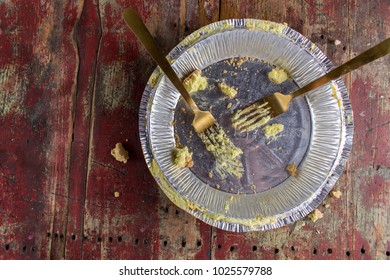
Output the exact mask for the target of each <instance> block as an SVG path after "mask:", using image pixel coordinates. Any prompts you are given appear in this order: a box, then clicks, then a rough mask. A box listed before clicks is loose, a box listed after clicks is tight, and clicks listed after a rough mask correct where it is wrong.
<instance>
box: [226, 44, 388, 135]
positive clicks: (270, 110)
mask: <svg viewBox="0 0 390 280" xmlns="http://www.w3.org/2000/svg"><path fill="white" fill-rule="evenodd" d="M389 53H390V38H388V39H386V40H384V41H383V42H381V43H379V44H377V45H375V46H374V47H372V48H370V49H368V50H366V51H365V52H363V53H361V54H360V55H358V56H356V57H354V58H353V59H351V60H350V61H348V62H346V63H344V64H342V65H340V66H339V67H337V68H335V69H333V70H331V71H330V72H328V73H327V74H325V75H323V76H321V77H320V78H318V79H316V80H314V81H313V82H311V83H309V84H307V85H305V86H304V87H302V88H300V89H298V90H296V91H295V92H293V93H291V94H282V93H280V92H275V93H274V94H272V95H270V96H267V97H265V98H263V99H260V100H259V101H257V102H255V103H253V104H252V105H250V106H248V107H246V108H245V109H243V110H241V111H238V112H237V113H236V114H235V116H234V117H233V119H232V122H233V126H234V127H236V128H237V129H238V130H239V131H248V130H250V129H248V128H251V127H252V128H253V127H257V126H261V125H263V124H265V123H266V122H268V121H269V120H270V119H271V118H274V117H277V116H279V115H281V114H283V113H285V112H287V111H288V108H289V106H290V102H291V100H292V99H294V98H295V97H297V96H300V95H304V94H306V93H307V92H309V91H311V90H313V89H316V88H318V87H320V86H322V85H324V84H326V83H328V82H330V81H332V80H334V79H336V78H338V77H340V76H342V75H344V74H347V73H349V72H351V71H352V70H355V69H357V68H359V67H361V66H363V65H365V64H368V63H370V62H372V61H374V60H376V59H378V58H380V57H382V56H385V55H387V54H389Z"/></svg>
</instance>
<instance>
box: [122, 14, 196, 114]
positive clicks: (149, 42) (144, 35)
mask: <svg viewBox="0 0 390 280" xmlns="http://www.w3.org/2000/svg"><path fill="white" fill-rule="evenodd" d="M123 18H124V20H125V21H126V23H127V25H128V26H129V27H130V29H131V30H132V31H133V32H134V34H135V35H136V36H137V38H138V39H139V40H140V41H141V43H142V44H143V45H144V47H145V49H146V50H147V51H148V53H149V54H150V55H151V56H152V57H153V59H154V60H155V61H156V63H157V65H158V66H160V68H161V70H162V71H163V72H164V73H165V75H166V76H167V77H168V78H169V80H170V81H171V82H172V84H173V85H174V86H175V88H176V89H177V90H178V91H179V93H180V94H181V96H182V97H183V98H184V99H185V101H186V102H187V103H188V105H189V106H190V107H191V109H192V110H193V111H194V112H196V111H199V109H198V107H197V106H196V104H195V102H194V100H193V99H192V97H191V96H190V94H189V93H188V91H187V90H186V89H185V87H184V86H183V83H182V82H181V80H180V79H179V77H178V76H177V75H176V73H175V71H174V70H173V68H172V66H171V64H170V63H169V62H168V60H167V59H166V57H165V56H164V55H163V53H162V51H161V50H160V48H159V47H158V45H157V43H156V41H155V40H154V39H153V36H152V35H151V34H150V32H149V30H148V29H147V28H146V26H145V24H144V23H143V21H142V20H141V18H140V17H139V15H138V14H137V13H136V12H135V11H134V10H133V9H131V8H127V9H125V10H124V11H123Z"/></svg>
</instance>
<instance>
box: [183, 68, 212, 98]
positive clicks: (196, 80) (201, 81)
mask: <svg viewBox="0 0 390 280" xmlns="http://www.w3.org/2000/svg"><path fill="white" fill-rule="evenodd" d="M183 85H184V87H185V88H186V90H187V91H188V93H194V92H197V91H198V90H204V89H206V87H207V79H206V78H205V77H202V76H201V71H200V70H198V69H197V70H195V71H194V72H192V73H191V74H190V75H189V76H188V77H187V78H185V79H184V81H183Z"/></svg>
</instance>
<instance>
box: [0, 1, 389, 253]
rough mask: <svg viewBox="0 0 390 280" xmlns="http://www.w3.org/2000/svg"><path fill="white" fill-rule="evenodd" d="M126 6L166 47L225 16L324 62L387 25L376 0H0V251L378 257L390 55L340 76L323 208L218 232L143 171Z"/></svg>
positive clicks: (134, 50)
mask: <svg viewBox="0 0 390 280" xmlns="http://www.w3.org/2000/svg"><path fill="white" fill-rule="evenodd" d="M128 6H132V7H134V8H135V9H136V10H137V11H138V12H139V13H140V14H141V16H142V17H143V19H144V20H145V22H146V24H147V26H148V27H149V29H150V30H151V32H152V34H153V35H154V36H155V37H156V38H157V40H158V41H159V43H160V45H161V47H162V49H163V50H164V51H165V52H166V53H167V52H168V51H169V50H170V49H171V48H173V47H174V46H175V45H176V44H177V43H178V42H179V41H180V40H181V39H183V38H184V37H185V36H186V35H188V34H190V33H191V32H192V31H194V30H196V29H198V28H199V27H201V26H203V25H205V24H208V23H210V22H214V21H217V20H219V19H226V18H244V17H250V18H260V19H267V20H272V21H277V22H286V23H288V25H289V26H291V27H292V28H294V29H295V30H297V31H299V32H301V33H302V34H303V35H305V36H306V37H308V38H309V39H311V40H312V41H313V42H314V43H315V44H316V45H317V46H318V47H320V48H321V49H322V50H323V51H324V52H325V53H326V54H327V56H328V57H329V58H330V59H331V60H332V61H333V62H334V63H335V64H336V65H338V64H340V63H342V62H344V61H346V60H347V59H348V58H350V57H353V56H354V55H356V54H358V53H360V52H362V51H363V50H365V49H366V48H368V47H369V46H370V45H372V44H375V43H377V42H379V41H381V40H383V39H385V38H386V37H389V35H390V30H389V29H390V4H389V2H388V1H386V0H383V1H382V0H381V1H379V0H378V1H357V0H355V1H352V0H348V1H319V0H307V1H297V0H294V1H284V2H283V1H249V0H245V1H238V0H222V1H215V0H212V1H207V0H201V1H189V0H176V1H171V0H169V1H162V0H159V1H138V0H131V1H125V0H122V1H119V0H117V1H115V0H111V1H110V0H104V1H103V0H100V1H97V0H73V1H59V0H57V1H38V0H37V1H22V0H10V1H0V193H1V196H0V259H63V258H66V259H209V258H212V259H285V258H292V259H389V258H390V256H389V255H390V145H389V137H390V136H389V135H390V122H389V116H390V93H389V90H388V87H389V76H388V72H389V70H390V69H389V62H390V60H389V57H387V58H383V59H381V60H380V61H377V62H374V63H372V64H370V65H368V66H365V67H364V68H362V69H361V70H357V71H355V72H353V73H352V74H350V75H348V76H346V77H345V82H346V85H347V87H348V90H349V92H350V97H351V100H352V105H353V109H354V113H355V117H354V120H355V135H354V147H353V151H352V154H351V157H350V159H349V162H348V165H347V168H346V170H345V172H344V174H343V176H342V177H341V178H340V180H339V181H338V183H337V185H336V189H339V190H341V191H342V193H343V195H342V197H341V198H340V199H335V198H328V199H327V203H329V204H330V208H328V209H326V208H321V210H322V211H324V212H325V214H324V218H323V219H321V220H319V221H318V222H316V223H313V222H311V221H309V220H307V219H305V220H303V221H300V222H298V223H296V224H293V225H290V226H286V227H283V228H280V229H277V230H272V231H267V232H256V233H245V234H235V233H228V232H224V231H222V230H218V229H215V228H212V227H210V226H208V225H206V224H204V223H203V222H201V221H199V220H197V219H195V218H194V217H192V216H191V215H189V214H187V213H186V212H184V211H182V210H180V209H178V208H177V207H176V206H174V205H173V204H172V203H171V202H170V201H169V200H168V199H167V198H166V197H165V195H164V194H163V193H162V192H161V191H160V190H159V188H158V187H157V185H156V183H155V182H154V180H153V178H152V177H151V175H150V174H149V171H148V170H147V168H146V165H145V163H144V159H143V155H142V151H141V147H140V144H139V140H138V133H137V130H138V125H137V121H138V106H139V102H140V98H141V95H142V92H143V89H144V86H145V84H146V82H147V80H148V77H149V75H150V74H151V72H152V71H153V69H154V67H155V64H154V63H153V61H152V60H151V58H150V57H149V56H148V55H147V54H146V52H145V51H144V49H143V48H142V46H141V45H140V44H139V43H138V42H137V41H136V39H135V37H134V36H133V34H132V33H131V32H129V31H128V29H127V27H126V26H125V24H124V22H123V20H122V19H121V10H122V9H123V8H125V7H128ZM336 39H337V40H340V41H341V44H340V45H337V46H336V45H335V44H334V41H335V40H336ZM117 142H122V143H124V146H125V148H126V149H127V150H128V151H129V152H130V159H129V161H128V162H127V163H126V164H123V163H120V162H117V161H115V160H114V159H113V158H112V156H111V155H110V149H111V148H112V147H114V145H115V143H117ZM114 192H119V193H120V196H119V197H115V196H114Z"/></svg>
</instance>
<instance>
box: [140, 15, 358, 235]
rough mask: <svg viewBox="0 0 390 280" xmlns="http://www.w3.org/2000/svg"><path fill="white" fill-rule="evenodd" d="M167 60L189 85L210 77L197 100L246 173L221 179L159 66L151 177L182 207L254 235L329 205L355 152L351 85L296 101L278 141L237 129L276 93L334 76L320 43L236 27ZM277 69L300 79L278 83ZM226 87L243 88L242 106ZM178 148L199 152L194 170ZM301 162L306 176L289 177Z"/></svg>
mask: <svg viewBox="0 0 390 280" xmlns="http://www.w3.org/2000/svg"><path fill="white" fill-rule="evenodd" d="M167 57H168V60H169V61H170V62H171V64H172V67H173V68H174V70H175V72H176V73H177V74H178V75H179V77H181V78H184V77H186V76H187V75H189V74H190V73H191V72H192V71H194V70H195V69H200V70H202V75H203V76H205V77H206V78H207V81H208V87H207V89H206V90H203V91H199V92H197V93H196V94H194V95H193V98H194V99H195V102H196V103H197V104H198V106H199V107H200V109H202V110H210V111H211V112H212V114H213V115H214V116H215V117H216V119H217V121H218V123H219V124H220V125H221V127H222V128H223V129H224V131H225V132H226V134H227V135H228V137H229V138H230V140H231V141H232V142H233V143H234V144H235V145H236V146H237V147H239V148H241V150H242V151H243V155H241V159H240V160H241V161H242V164H243V167H244V170H245V171H244V174H243V176H242V177H241V178H236V177H234V176H227V177H223V176H221V175H220V174H217V172H216V169H215V168H216V166H215V165H216V162H215V158H213V156H212V154H210V153H209V152H208V151H207V150H206V149H205V146H204V144H203V143H202V141H200V138H199V137H198V135H197V134H196V133H195V132H194V130H193V128H192V126H191V123H192V118H193V115H192V113H191V111H190V110H189V109H188V107H186V106H187V105H186V104H185V103H184V101H183V100H182V98H180V95H179V93H178V92H177V90H176V89H175V88H174V87H173V85H172V84H171V82H170V81H169V80H168V79H167V77H166V76H165V75H164V74H163V73H162V72H161V70H160V69H159V68H158V67H157V68H156V70H155V71H154V72H153V74H152V75H151V77H150V79H149V81H148V83H147V86H146V88H145V91H144V93H143V97H142V100H141V105H140V112H139V117H140V118H139V130H140V140H141V144H142V148H143V153H144V157H145V160H146V163H147V165H148V167H149V170H150V172H151V173H152V175H153V176H154V178H155V179H156V181H157V182H158V184H159V186H160V188H161V189H162V190H163V192H164V193H165V194H166V195H167V197H168V198H169V199H170V200H171V201H172V202H173V203H174V204H175V205H177V206H178V207H180V208H182V209H184V210H185V211H187V212H189V213H190V214H192V215H193V216H195V217H197V218H198V219H200V220H202V221H204V222H205V223H207V224H210V225H212V226H214V227H217V228H220V229H223V230H226V231H234V232H246V231H261V230H268V229H274V228H278V227H281V226H284V225H287V224H290V223H292V222H295V221H297V220H299V219H301V218H303V217H305V216H306V215H308V214H309V213H310V212H312V211H313V210H314V209H315V208H316V207H318V206H319V205H320V204H321V203H322V202H323V200H324V199H325V197H326V196H327V195H328V193H329V192H330V190H331V189H332V187H333V186H334V184H335V183H336V181H337V179H338V178H339V176H340V175H341V173H342V171H343V169H344V166H345V164H346V161H347V158H348V155H349V153H350V151H351V147H352V136H353V113H352V108H351V104H350V100H349V97H348V92H347V90H346V87H345V85H344V83H343V81H342V80H341V79H337V80H334V81H332V82H331V83H329V84H326V85H324V86H322V87H320V88H318V89H316V90H313V91H311V92H309V93H308V94H306V96H305V97H299V98H296V99H294V101H293V103H292V104H291V106H290V110H289V111H288V112H287V113H285V114H283V115H281V116H278V117H277V118H274V119H272V120H271V121H270V122H269V124H273V123H280V124H283V125H284V130H283V132H282V133H281V134H280V135H279V137H278V138H277V139H276V138H271V139H266V138H265V135H264V131H263V129H262V128H258V129H255V130H253V131H250V132H247V133H239V132H237V131H236V130H235V129H234V128H233V127H232V125H231V117H232V115H233V114H234V112H236V111H237V110H239V109H243V108H245V107H246V106H248V105H249V104H251V103H253V102H255V101H256V100H258V99H259V98H262V97H264V96H266V95H268V94H272V93H273V92H275V91H280V92H283V93H289V92H291V91H293V90H294V89H296V88H298V87H302V86H303V85H305V84H307V83H309V82H310V81H312V80H314V79H315V78H317V77H319V76H321V75H323V74H324V73H326V72H328V71H329V70H330V69H332V68H333V65H332V63H331V62H330V61H329V59H328V58H327V57H326V56H325V55H324V54H323V53H322V52H321V51H320V50H319V49H318V48H317V47H316V46H315V45H314V44H313V43H312V42H310V41H309V40H308V39H307V38H305V37H304V36H302V35H301V34H299V33H298V32H296V31H294V30H293V29H291V28H289V27H287V26H285V25H283V24H279V23H274V22H270V21H263V20H255V19H232V20H225V21H219V22H215V23H212V24H210V25H207V26H205V27H203V28H201V29H199V30H197V31H195V32H194V33H192V34H191V35H189V36H188V37H186V38H185V39H184V40H183V41H182V42H181V43H180V44H178V45H177V46H176V47H175V48H174V49H173V50H172V51H171V52H170V53H169V55H168V56H167ZM274 67H281V68H283V69H286V70H287V72H288V73H289V75H290V76H291V79H290V80H288V81H286V82H284V83H282V84H280V85H277V84H274V83H272V82H270V80H269V79H268V77H267V73H268V72H269V71H271V69H273V68H274ZM220 82H225V83H226V84H229V85H231V86H233V87H235V88H236V89H237V90H238V94H237V96H236V98H235V99H229V98H226V97H224V96H223V95H221V93H220V92H218V86H217V85H218V83H220ZM229 103H231V104H229ZM178 141H180V144H182V145H184V146H188V147H189V149H190V150H191V151H192V152H193V159H194V166H193V167H192V168H180V167H177V166H175V165H174V164H173V161H172V151H173V149H174V148H175V146H176V144H177V142H178ZM291 163H295V164H296V165H297V167H298V172H299V175H298V176H290V175H289V173H288V172H287V171H286V166H287V165H288V164H291Z"/></svg>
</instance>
